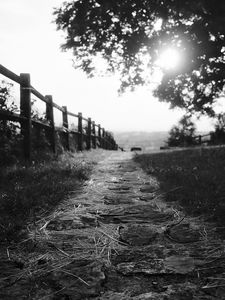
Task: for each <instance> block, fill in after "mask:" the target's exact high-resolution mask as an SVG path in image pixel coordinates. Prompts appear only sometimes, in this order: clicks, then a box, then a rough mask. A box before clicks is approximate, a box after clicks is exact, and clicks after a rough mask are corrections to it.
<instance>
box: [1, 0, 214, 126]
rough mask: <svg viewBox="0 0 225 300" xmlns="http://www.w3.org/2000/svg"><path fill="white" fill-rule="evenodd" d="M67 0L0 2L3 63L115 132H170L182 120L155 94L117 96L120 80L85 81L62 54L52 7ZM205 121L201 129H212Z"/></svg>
mask: <svg viewBox="0 0 225 300" xmlns="http://www.w3.org/2000/svg"><path fill="white" fill-rule="evenodd" d="M62 2H63V0H48V1H46V0H41V1H38V0H19V1H18V0H1V1H0V58H1V61H0V63H1V64H3V65H4V66H5V67H7V68H9V69H10V70H12V71H13V72H15V73H17V74H19V73H30V74H31V81H32V85H33V86H34V87H35V88H36V89H38V90H39V91H40V92H41V93H42V94H44V95H46V94H52V95H53V99H54V101H55V102H56V103H58V104H59V105H67V107H68V110H70V111H72V112H74V113H77V112H82V113H83V115H84V116H86V117H91V118H92V119H93V120H95V121H96V122H97V123H100V124H101V125H102V126H103V127H105V128H106V129H107V130H111V131H114V130H116V131H125V130H126V131H167V130H169V129H170V128H171V126H172V125H173V124H175V123H176V122H177V120H178V119H179V118H180V117H181V115H182V112H181V111H172V110H169V108H168V105H166V104H164V103H159V102H158V101H157V99H155V98H153V96H152V94H151V92H149V91H147V90H145V89H139V90H138V91H137V92H135V93H129V94H126V95H124V96H123V97H120V98H118V96H117V88H118V84H119V83H118V80H117V79H116V78H112V77H111V78H110V77H107V78H96V79H87V78H86V76H85V74H84V73H83V72H82V71H79V70H75V69H74V68H73V67H72V61H71V59H72V55H71V54H69V53H63V52H61V50H60V44H62V43H63V42H64V40H63V34H62V33H60V32H57V31H56V29H55V27H56V26H55V24H53V23H51V22H52V20H53V16H52V10H53V7H56V6H59V5H60V4H61V3H62ZM208 129H209V123H208V122H206V121H204V122H203V123H202V124H201V126H200V127H199V130H208Z"/></svg>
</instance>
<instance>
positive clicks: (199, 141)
mask: <svg viewBox="0 0 225 300" xmlns="http://www.w3.org/2000/svg"><path fill="white" fill-rule="evenodd" d="M198 143H199V145H201V144H202V136H201V135H199V136H198Z"/></svg>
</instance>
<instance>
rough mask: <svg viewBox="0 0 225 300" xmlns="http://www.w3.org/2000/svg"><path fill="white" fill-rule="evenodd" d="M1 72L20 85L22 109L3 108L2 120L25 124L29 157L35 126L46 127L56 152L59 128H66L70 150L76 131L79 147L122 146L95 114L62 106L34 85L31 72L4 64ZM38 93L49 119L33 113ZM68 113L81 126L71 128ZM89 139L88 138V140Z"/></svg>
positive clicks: (24, 145) (1, 111)
mask: <svg viewBox="0 0 225 300" xmlns="http://www.w3.org/2000/svg"><path fill="white" fill-rule="evenodd" d="M0 74H2V75H4V76H5V77H7V78H9V79H11V80H12V81H14V82H16V83H18V84H19V85H20V113H12V112H8V111H5V110H0V120H8V121H15V122H19V123H20V124H21V132H22V135H23V150H24V157H25V159H27V160H29V159H30V158H31V142H32V126H36V127H39V128H44V129H45V131H46V137H47V138H48V140H49V142H50V145H51V149H52V151H53V152H54V153H55V152H56V132H57V131H60V132H63V135H64V136H65V141H66V143H65V145H64V148H65V149H66V150H70V138H69V136H70V135H71V134H72V135H74V137H77V138H76V142H77V150H79V151H82V150H85V149H86V150H89V149H91V148H97V147H99V148H103V149H107V150H117V149H118V146H117V144H116V142H115V140H114V138H113V136H112V134H111V133H109V132H107V131H106V130H105V129H104V128H102V127H101V126H100V125H97V124H95V122H94V121H92V120H91V118H88V119H87V118H84V117H83V116H82V113H78V114H74V113H72V112H69V111H68V110H67V107H66V106H62V107H61V106H59V105H58V104H56V103H54V102H53V97H52V96H51V95H47V96H43V95H42V94H41V93H40V92H38V91H37V90H36V89H35V88H34V87H33V86H32V85H31V80H30V74H27V73H21V74H20V76H18V75H16V74H15V73H13V72H12V71H10V70H8V69H7V68H5V67H4V66H2V65H0ZM32 94H33V95H35V96H36V97H37V98H38V99H40V100H41V101H43V102H45V104H46V122H44V121H40V120H37V119H34V118H32V113H31V95H32ZM53 108H56V109H57V110H59V111H60V112H61V113H62V127H61V128H56V127H55V122H54V112H53ZM68 116H70V117H73V118H75V119H77V130H75V129H73V130H70V129H69V123H68ZM83 121H86V122H87V126H86V127H84V126H83ZM84 141H85V142H84Z"/></svg>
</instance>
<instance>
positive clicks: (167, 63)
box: [157, 48, 181, 70]
mask: <svg viewBox="0 0 225 300" xmlns="http://www.w3.org/2000/svg"><path fill="white" fill-rule="evenodd" d="M180 61H181V57H180V54H179V52H178V51H177V50H176V49H172V48H168V49H166V50H165V51H163V52H161V54H160V56H159V59H158V61H157V65H158V66H159V67H161V68H162V69H165V70H172V69H175V68H177V67H178V65H179V64H180Z"/></svg>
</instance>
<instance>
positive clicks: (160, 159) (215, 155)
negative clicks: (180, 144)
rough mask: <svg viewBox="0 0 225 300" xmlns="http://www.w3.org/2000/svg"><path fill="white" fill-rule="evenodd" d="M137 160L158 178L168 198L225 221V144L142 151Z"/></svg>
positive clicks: (216, 219) (193, 211) (192, 210)
mask: <svg viewBox="0 0 225 300" xmlns="http://www.w3.org/2000/svg"><path fill="white" fill-rule="evenodd" d="M134 160H135V161H136V162H138V163H139V164H140V165H141V167H142V168H143V169H144V170H145V171H146V172H147V173H148V174H151V175H154V176H155V177H156V178H158V180H159V181H160V184H161V188H162V190H163V191H165V192H166V193H165V195H166V200H167V201H178V202H179V204H181V205H182V206H183V207H184V208H185V209H186V211H187V212H188V213H192V214H195V215H206V216H207V217H208V218H209V219H212V220H215V221H218V222H220V223H225V218H224V215H225V148H224V147H218V148H201V149H190V150H183V151H174V152H164V153H156V154H143V155H137V156H136V157H135V158H134Z"/></svg>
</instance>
